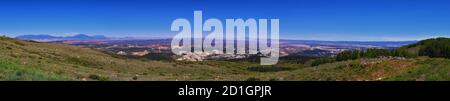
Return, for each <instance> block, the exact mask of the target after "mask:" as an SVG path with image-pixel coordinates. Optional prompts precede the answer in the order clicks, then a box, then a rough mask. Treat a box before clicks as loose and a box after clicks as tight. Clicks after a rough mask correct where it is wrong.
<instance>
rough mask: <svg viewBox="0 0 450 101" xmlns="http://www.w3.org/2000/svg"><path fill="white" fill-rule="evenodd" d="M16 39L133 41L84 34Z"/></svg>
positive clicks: (25, 36)
mask: <svg viewBox="0 0 450 101" xmlns="http://www.w3.org/2000/svg"><path fill="white" fill-rule="evenodd" d="M15 38H16V39H20V40H33V41H42V42H49V41H63V40H130V39H134V38H131V37H124V38H111V37H106V36H104V35H91V36H90V35H86V34H77V35H73V36H52V35H45V34H40V35H21V36H17V37H15Z"/></svg>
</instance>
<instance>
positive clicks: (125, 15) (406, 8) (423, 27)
mask: <svg viewBox="0 0 450 101" xmlns="http://www.w3.org/2000/svg"><path fill="white" fill-rule="evenodd" d="M449 5H450V1H449V0H271V1H269V0H247V1H244V0H1V1H0V34H2V35H9V36H17V35H24V34H51V35H70V34H76V33H84V34H90V35H106V36H117V37H122V36H131V37H145V38H159V37H167V38H169V37H171V36H173V35H175V33H176V32H171V31H170V24H171V23H172V21H173V20H174V19H176V18H188V19H190V20H191V22H193V21H192V20H193V19H192V18H193V12H194V10H202V11H203V18H204V19H206V18H219V19H221V20H223V21H224V20H225V19H226V18H244V19H246V18H256V19H258V18H279V19H280V36H281V38H285V39H304V40H369V41H370V40H377V41H380V40H417V39H424V38H429V37H437V36H444V37H450V6H449Z"/></svg>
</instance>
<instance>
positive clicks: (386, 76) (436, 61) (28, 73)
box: [0, 37, 450, 80]
mask: <svg viewBox="0 0 450 101" xmlns="http://www.w3.org/2000/svg"><path fill="white" fill-rule="evenodd" d="M449 71H450V60H449V59H440V58H427V57H419V58H415V59H407V60H396V59H360V60H351V61H343V62H336V63H329V64H323V65H319V66H315V67H307V66H305V65H302V64H295V63H285V62H280V63H279V64H278V65H275V66H259V64H257V63H251V62H229V61H205V62H162V61H151V60H138V59H127V58H123V57H118V56H111V55H108V54H105V53H102V52H99V51H95V50H93V49H84V48H79V47H75V46H68V45H61V44H48V43H37V42H27V41H20V40H15V39H10V38H5V37H0V80H133V78H134V77H135V75H139V76H138V77H137V80H450V74H449Z"/></svg>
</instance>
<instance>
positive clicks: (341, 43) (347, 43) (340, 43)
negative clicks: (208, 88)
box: [280, 40, 417, 48]
mask: <svg viewBox="0 0 450 101" xmlns="http://www.w3.org/2000/svg"><path fill="white" fill-rule="evenodd" d="M280 42H281V43H284V44H286V43H287V44H308V45H326V46H341V47H368V48H370V47H372V48H376V47H383V48H397V47H401V46H404V45H408V44H414V43H416V42H417V41H415V40H412V41H320V40H280Z"/></svg>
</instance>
